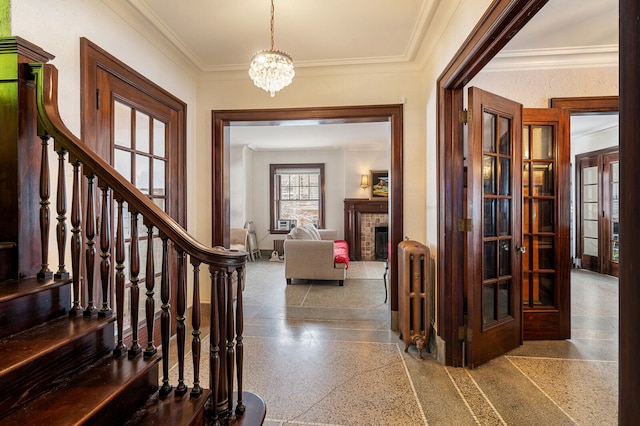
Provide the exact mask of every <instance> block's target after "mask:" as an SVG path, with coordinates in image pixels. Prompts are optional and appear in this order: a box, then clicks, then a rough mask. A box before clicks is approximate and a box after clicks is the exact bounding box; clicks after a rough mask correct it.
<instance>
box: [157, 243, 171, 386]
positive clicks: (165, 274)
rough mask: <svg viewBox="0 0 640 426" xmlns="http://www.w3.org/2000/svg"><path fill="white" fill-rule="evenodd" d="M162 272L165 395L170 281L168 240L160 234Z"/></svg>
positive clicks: (163, 380)
mask: <svg viewBox="0 0 640 426" xmlns="http://www.w3.org/2000/svg"><path fill="white" fill-rule="evenodd" d="M160 238H161V239H162V274H161V277H160V299H161V300H162V305H161V309H162V312H161V313H160V335H161V337H162V374H163V377H162V387H161V388H160V395H162V396H166V395H168V394H169V393H170V392H171V391H172V390H173V386H171V384H170V383H169V337H170V336H171V311H170V308H171V305H170V304H169V299H170V298H171V283H170V280H169V240H168V238H167V236H166V235H164V234H162V235H161V237H160Z"/></svg>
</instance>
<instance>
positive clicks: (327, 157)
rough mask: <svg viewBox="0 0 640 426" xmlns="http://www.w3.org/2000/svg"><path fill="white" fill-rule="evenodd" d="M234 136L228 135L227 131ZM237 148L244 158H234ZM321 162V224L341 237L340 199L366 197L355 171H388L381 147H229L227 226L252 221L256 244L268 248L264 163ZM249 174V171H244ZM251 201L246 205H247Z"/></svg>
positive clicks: (387, 158)
mask: <svg viewBox="0 0 640 426" xmlns="http://www.w3.org/2000/svg"><path fill="white" fill-rule="evenodd" d="M231 137H232V140H233V135H232V136H231ZM242 153H250V155H245V159H244V161H243V162H240V161H237V159H238V158H239V157H240V156H241V154H242ZM310 162H314V163H316V162H321V163H325V181H326V186H325V188H326V198H325V228H329V229H336V230H337V231H338V236H339V238H343V237H344V214H343V213H344V199H345V198H368V197H369V192H370V188H367V189H366V190H365V189H362V187H361V186H360V176H361V175H362V174H369V171H370V170H389V165H390V152H389V149H385V150H367V151H363V150H354V149H346V150H345V149H338V148H336V149H328V150H313V151H310V150H304V151H263V150H259V151H254V150H252V149H250V148H247V147H246V146H232V147H231V171H230V174H231V177H230V179H231V227H232V228H236V227H243V226H244V222H245V221H247V220H251V221H253V222H254V224H255V226H256V234H257V238H258V243H259V247H260V249H262V250H272V249H273V240H274V239H282V238H283V236H282V235H275V236H271V235H270V234H269V232H268V230H269V203H270V199H269V165H270V164H281V163H310ZM249 173H250V174H251V175H250V176H249ZM249 203H250V204H249Z"/></svg>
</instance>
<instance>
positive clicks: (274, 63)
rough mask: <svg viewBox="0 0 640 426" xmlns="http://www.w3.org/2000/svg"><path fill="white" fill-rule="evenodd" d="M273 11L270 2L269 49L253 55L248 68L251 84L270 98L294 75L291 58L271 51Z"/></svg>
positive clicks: (279, 52)
mask: <svg viewBox="0 0 640 426" xmlns="http://www.w3.org/2000/svg"><path fill="white" fill-rule="evenodd" d="M274 11H275V8H274V6H273V0H271V49H269V50H261V51H259V52H257V53H256V54H255V55H253V58H251V65H250V66H249V77H251V80H253V84H255V85H256V86H258V87H259V88H261V89H264V90H266V91H267V92H269V94H270V95H271V97H273V96H275V94H276V92H277V91H278V90H280V89H282V88H284V87H287V86H288V85H289V84H291V81H292V80H293V76H294V75H295V74H296V73H295V71H294V70H293V60H292V59H291V56H289V55H287V54H286V53H284V52H281V51H279V50H274V49H273V39H274V37H273V23H274Z"/></svg>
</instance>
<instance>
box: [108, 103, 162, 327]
mask: <svg viewBox="0 0 640 426" xmlns="http://www.w3.org/2000/svg"><path fill="white" fill-rule="evenodd" d="M113 111H114V114H113V129H114V132H113V158H114V168H115V169H116V170H117V171H118V172H120V173H121V174H122V175H123V176H124V177H126V178H127V179H129V181H130V182H131V183H133V184H134V185H135V186H136V188H138V189H139V190H140V191H141V192H142V193H143V194H145V195H146V196H147V197H149V198H150V199H151V200H152V201H153V202H154V203H155V204H156V205H158V206H159V207H160V208H161V209H163V210H164V209H165V205H166V203H165V197H166V191H165V188H166V174H165V172H166V163H167V158H166V156H165V153H166V151H167V150H166V149H165V140H166V135H165V133H166V125H165V123H164V122H162V121H160V120H158V119H156V118H154V117H152V116H150V115H148V114H146V113H145V112H143V111H140V110H137V109H136V108H134V107H131V106H129V105H127V104H125V103H123V102H120V101H118V100H114V101H113ZM115 219H116V221H117V211H116V212H115ZM122 219H123V225H124V227H125V253H126V256H127V259H126V261H125V265H127V268H128V265H129V253H130V245H131V232H130V226H131V213H129V211H128V209H127V208H126V207H125V208H124V212H123V218H122ZM138 237H139V241H140V244H139V252H140V274H139V275H138V279H139V285H140V286H141V288H144V286H145V282H146V280H147V277H146V268H145V265H146V258H147V246H148V243H147V241H148V235H147V228H146V226H144V224H143V223H142V217H141V216H139V217H138ZM153 261H154V262H153V263H154V280H155V287H156V289H159V288H160V277H161V272H162V269H161V266H162V265H161V262H162V241H161V240H160V237H159V236H158V230H157V229H155V228H154V235H153ZM124 273H125V274H126V275H125V276H128V269H125V271H124ZM125 282H126V287H127V288H129V287H130V285H131V283H130V282H129V280H126V281H125ZM124 294H125V301H124V307H125V315H124V320H125V326H128V324H129V321H130V319H131V316H130V312H129V310H130V305H131V303H130V296H131V294H130V291H128V290H127V291H125V293H124ZM153 298H154V300H155V303H156V306H160V303H161V302H160V292H159V291H157V290H156V291H155V293H154V295H153ZM143 300H144V299H143ZM144 310H145V305H144V303H140V304H139V305H138V311H139V314H138V318H140V319H141V320H143V319H144Z"/></svg>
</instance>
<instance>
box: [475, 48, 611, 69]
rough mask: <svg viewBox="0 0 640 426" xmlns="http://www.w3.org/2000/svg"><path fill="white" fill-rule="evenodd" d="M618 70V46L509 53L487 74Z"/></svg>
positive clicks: (491, 65)
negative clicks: (555, 70)
mask: <svg viewBox="0 0 640 426" xmlns="http://www.w3.org/2000/svg"><path fill="white" fill-rule="evenodd" d="M609 66H618V45H617V44H612V45H603V46H580V47H570V48H548V49H521V50H505V51H503V52H501V53H499V54H497V55H496V56H495V57H494V58H493V59H492V60H491V62H489V63H488V64H487V65H486V66H485V67H484V69H483V72H492V71H493V72H498V71H526V70H547V69H561V68H586V67H609Z"/></svg>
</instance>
